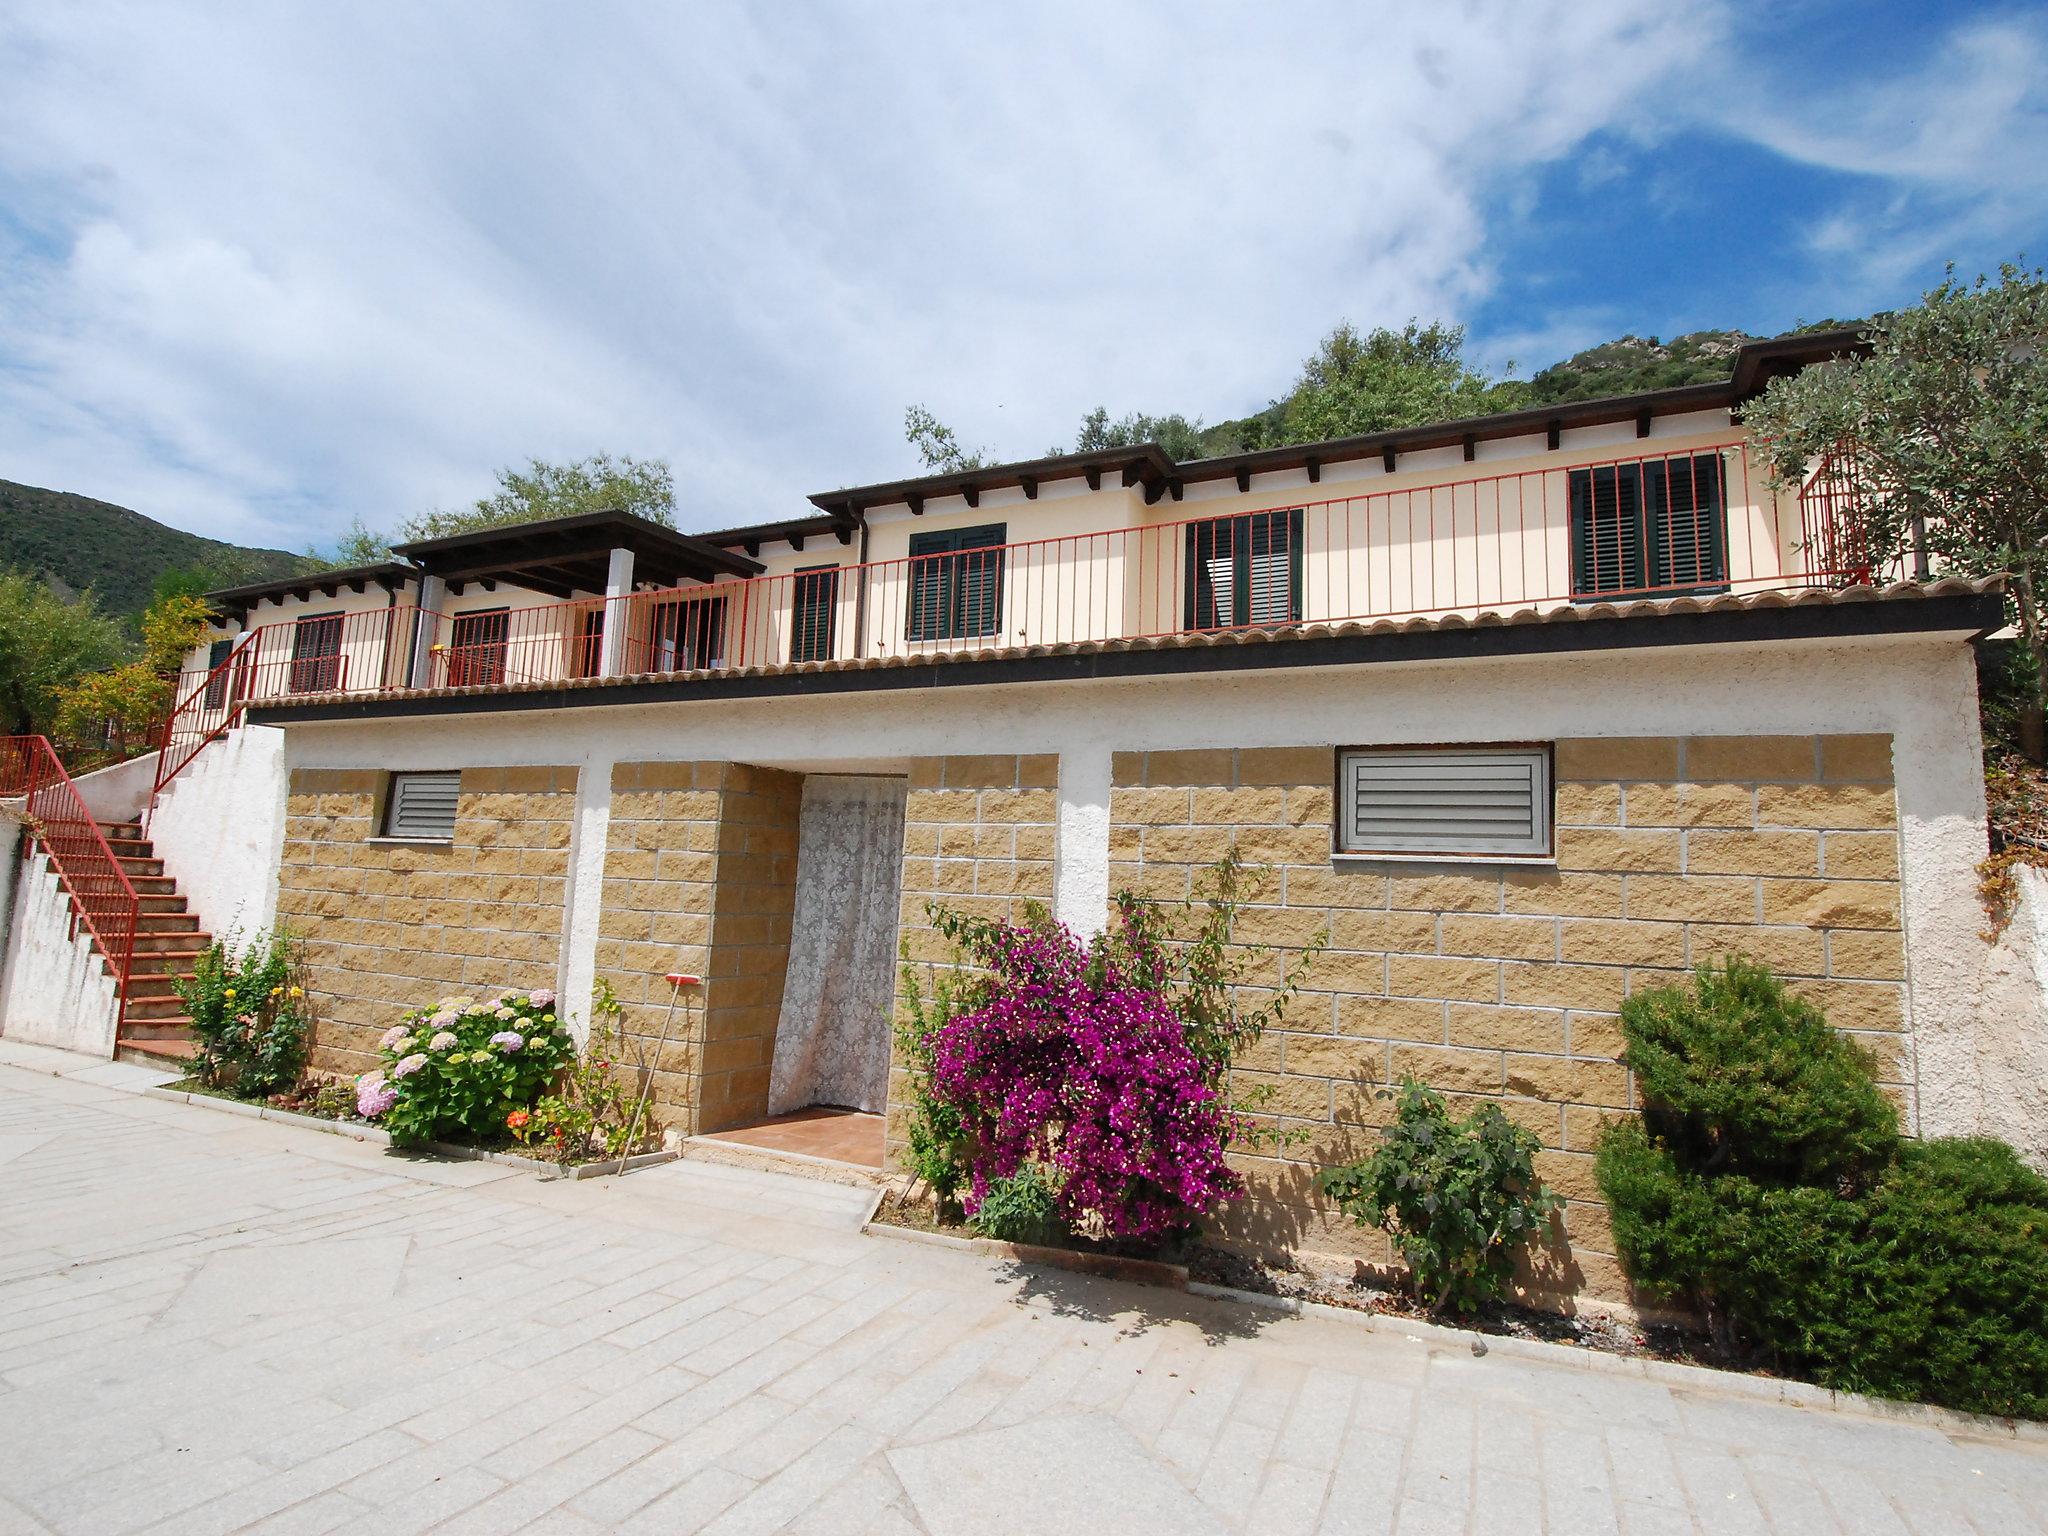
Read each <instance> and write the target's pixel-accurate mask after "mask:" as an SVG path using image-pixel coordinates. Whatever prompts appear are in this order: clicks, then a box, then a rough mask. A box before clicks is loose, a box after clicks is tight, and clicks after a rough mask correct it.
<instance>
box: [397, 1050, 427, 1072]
mask: <svg viewBox="0 0 2048 1536" xmlns="http://www.w3.org/2000/svg"><path fill="white" fill-rule="evenodd" d="M426 1064H427V1058H426V1057H424V1056H422V1055H420V1054H419V1053H418V1052H417V1051H415V1052H414V1053H413V1054H412V1055H410V1056H408V1057H406V1058H405V1060H403V1061H401V1062H400V1063H399V1064H398V1065H397V1066H395V1067H393V1068H392V1069H391V1075H392V1076H393V1077H411V1076H412V1075H413V1073H415V1072H417V1071H419V1069H420V1068H421V1067H424V1066H425V1065H426Z"/></svg>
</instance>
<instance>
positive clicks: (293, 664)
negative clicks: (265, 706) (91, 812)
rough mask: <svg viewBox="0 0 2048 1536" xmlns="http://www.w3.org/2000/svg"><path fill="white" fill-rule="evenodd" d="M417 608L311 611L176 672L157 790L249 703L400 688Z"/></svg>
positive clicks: (159, 759)
mask: <svg viewBox="0 0 2048 1536" xmlns="http://www.w3.org/2000/svg"><path fill="white" fill-rule="evenodd" d="M420 613H421V610H419V609H418V608H415V607H412V606H411V605H409V604H400V605H396V606H391V607H384V608H373V609H367V610H365V611H363V612H360V613H333V614H312V615H308V616H307V617H305V618H301V619H296V620H294V621H292V622H290V623H284V624H266V625H264V626H262V627H261V628H258V629H253V630H251V631H249V633H247V634H246V635H240V636H237V637H236V638H235V640H234V641H233V643H232V648H231V649H230V650H229V652H228V655H227V657H226V659H224V660H223V661H222V662H221V663H220V664H219V665H218V666H215V667H214V668H212V669H211V670H210V671H205V672H199V673H196V674H195V673H191V672H187V673H185V674H182V675H181V677H180V679H179V682H180V686H181V687H182V688H183V690H184V691H183V694H182V696H181V697H180V698H179V699H178V700H177V702H176V703H175V704H174V705H173V706H172V708H171V713H170V718H169V720H168V721H167V722H166V723H165V726H164V731H163V736H162V746H161V750H160V752H159V755H158V757H157V763H156V786H155V787H156V789H157V790H159V791H160V790H162V789H163V787H164V786H165V785H166V784H168V783H170V781H171V780H172V779H174V778H176V777H177V776H178V774H179V773H180V772H182V771H183V770H184V769H185V767H186V766H187V765H188V764H190V763H191V761H192V759H193V758H195V757H197V756H198V755H199V753H200V752H201V751H203V750H204V749H205V747H206V745H207V743H208V742H211V741H214V740H216V739H217V738H218V737H220V736H221V735H223V734H224V733H225V732H226V731H227V730H228V729H229V728H230V727H231V726H233V725H234V724H235V723H236V722H237V721H239V720H240V719H241V717H242V711H243V710H245V709H246V708H247V707H248V706H249V704H250V703H251V702H253V701H255V700H258V699H271V698H282V697H285V696H288V695H291V694H300V693H376V692H381V691H383V690H385V689H389V688H396V687H402V686H403V685H404V684H405V682H406V680H407V678H408V676H409V675H410V668H411V663H412V650H413V645H414V643H415V635H416V633H417V630H418V626H419V622H420ZM426 621H427V622H428V623H429V624H432V623H436V622H438V616H437V615H435V614H431V613H429V614H427V615H426Z"/></svg>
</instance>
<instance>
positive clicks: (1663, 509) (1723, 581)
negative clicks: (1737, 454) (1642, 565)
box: [1642, 453, 1728, 596]
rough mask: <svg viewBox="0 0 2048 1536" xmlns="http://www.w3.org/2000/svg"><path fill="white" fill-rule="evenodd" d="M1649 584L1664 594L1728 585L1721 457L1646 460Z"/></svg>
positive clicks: (1700, 456)
mask: <svg viewBox="0 0 2048 1536" xmlns="http://www.w3.org/2000/svg"><path fill="white" fill-rule="evenodd" d="M1642 474H1643V502H1644V505H1645V508H1646V510H1647V518H1646V521H1647V523H1648V525H1649V529H1650V584H1651V585H1652V586H1653V587H1655V588H1657V589H1658V595H1660V596H1672V595H1675V594H1678V593H1682V592H1686V591H1695V592H1697V591H1700V590H1702V589H1705V588H1713V587H1722V586H1726V585H1727V582H1728V562H1727V543H1728V531H1727V524H1728V508H1727V498H1726V496H1725V495H1724V494H1723V483H1722V474H1721V456H1720V455H1719V454H1717V453H1703V454H1699V455H1697V456H1696V457H1693V458H1687V459H1667V460H1665V461H1664V462H1662V463H1652V464H1645V465H1644V466H1643V467H1642Z"/></svg>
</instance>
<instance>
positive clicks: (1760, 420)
mask: <svg viewBox="0 0 2048 1536" xmlns="http://www.w3.org/2000/svg"><path fill="white" fill-rule="evenodd" d="M1868 336H1869V340H1870V344H1871V351H1870V355H1869V356H1867V357H1857V358H1841V359H1837V360H1836V361H1833V362H1827V363H1822V364H1819V365H1818V366H1816V367H1812V368H1808V369H1805V370H1804V371H1802V372H1800V373H1797V374H1793V375H1791V376H1790V377H1787V378H1780V379H1773V380H1772V381H1771V382H1770V384H1769V386H1768V387H1767V388H1766V389H1765V391H1764V394H1763V397H1762V399H1760V400H1758V401H1756V402H1754V403H1753V404H1751V405H1750V406H1748V407H1746V408H1745V411H1744V418H1745V420H1746V421H1747V422H1748V424H1749V426H1750V428H1751V429H1752V431H1753V432H1754V433H1755V435H1756V437H1757V438H1758V440H1759V441H1760V443H1761V444H1762V446H1763V450H1764V452H1765V454H1766V461H1767V464H1768V466H1769V468H1770V471H1771V474H1772V477H1773V479H1774V480H1775V481H1776V483H1778V484H1779V485H1783V486H1797V485H1799V484H1800V483H1802V482H1803V481H1804V479H1805V478H1806V476H1807V474H1808V473H1809V472H1810V471H1811V470H1812V468H1813V466H1814V465H1815V463H1816V462H1817V461H1818V460H1819V459H1820V458H1821V457H1822V456H1823V455H1824V454H1828V453H1831V452H1832V453H1835V454H1837V456H1838V462H1839V463H1841V464H1842V465H1843V466H1844V467H1845V468H1847V469H1848V470H1849V471H1850V473H1851V474H1852V477H1853V480H1854V482H1855V484H1856V486H1857V494H1856V495H1855V496H1854V497H1852V498H1851V501H1850V512H1849V515H1850V516H1852V517H1853V518H1854V519H1855V528H1856V531H1857V532H1858V533H1860V535H1861V537H1862V539H1863V541H1864V543H1865V545H1866V547H1867V549H1868V550H1869V552H1870V554H1871V556H1872V557H1873V558H1874V559H1875V561H1876V562H1877V563H1878V565H1879V566H1880V567H1882V566H1887V565H1893V564H1895V563H1896V564H1897V565H1899V566H1903V567H1904V568H1905V569H1906V570H1908V571H1910V570H1912V569H1913V563H1914V555H1915V547H1916V545H1921V546H1923V547H1924V549H1925V551H1926V555H1927V559H1928V561H1929V564H1930V566H1931V567H1932V569H1933V571H1934V572H1935V574H1938V575H1939V574H1946V575H1966V576H1981V575H1991V574H1995V573H1997V572H2001V571H2009V572H2011V574H2012V587H2011V602H2012V606H2013V610H2014V618H2015V620H2016V621H2017V623H2018V626H2019V631H2020V636H2021V639H2022V641H2023V642H2024V644H2025V646H2026V650H2027V654H2028V656H2029V657H2030V658H2031V660H2032V663H2033V671H2034V689H2035V711H2034V715H2035V720H2036V722H2037V724H2036V727H2035V729H2034V732H2033V747H2032V751H2033V753H2034V755H2036V757H2037V758H2038V756H2039V749H2040V740H2041V738H2040V733H2039V729H2038V719H2039V704H2040V691H2041V687H2042V680H2043V678H2044V677H2048V612H2044V608H2043V603H2044V600H2048V592H2044V582H2048V362H2044V360H2043V356H2042V349H2043V347H2044V346H2048V279H2044V275H2043V273H2042V272H2041V271H2040V270H2039V269H2038V268H2037V269H2034V270H2032V271H2028V270H2025V269H2023V268H2020V267H2017V266H2013V265H2010V264H2008V265H2006V266H2004V267H2001V268H2000V270H1999V278H1998V281H1997V282H1995V283H1994V282H1992V281H1990V280H1989V279H1988V278H1985V277H1979V278H1977V279H1976V281H1974V282H1960V281H1958V280H1957V279H1956V277H1955V274H1954V269H1953V268H1951V269H1950V272H1949V276H1948V278H1947V279H1946V280H1945V281H1944V282H1943V283H1942V284H1941V286H1940V287H1938V288H1936V289H1934V290H1933V291H1932V292H1930V293H1928V294H1927V295H1926V296H1925V298H1924V299H1922V301H1921V302H1920V304H1919V305H1917V306H1916V307H1914V308H1911V309H1905V310H1900V311H1898V312H1896V313H1894V314H1890V315H1887V316H1884V317H1882V318H1881V319H1879V320H1878V321H1875V322H1873V324H1872V326H1871V328H1870V330H1869V332H1868Z"/></svg>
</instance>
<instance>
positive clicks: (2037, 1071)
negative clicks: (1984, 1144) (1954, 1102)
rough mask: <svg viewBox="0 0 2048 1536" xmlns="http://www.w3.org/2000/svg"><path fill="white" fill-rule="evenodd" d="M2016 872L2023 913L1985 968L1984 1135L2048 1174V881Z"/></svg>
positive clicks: (1980, 1055) (1980, 1058) (1980, 1064)
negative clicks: (2013, 1149)
mask: <svg viewBox="0 0 2048 1536" xmlns="http://www.w3.org/2000/svg"><path fill="white" fill-rule="evenodd" d="M2016 873H2017V874H2018V876H2019V884H2020V901H2019V906H2018V907H2017V908H2016V909H2015V910H2014V912H2013V917H2012V922H2011V924H2010V925H2009V926H2008V927H2007V928H2006V930H2005V932H2004V934H2002V935H2001V936H2000V938H1999V940H1998V943H1997V944H1996V945H1994V946H1993V947H1992V950H1991V955H1990V959H1989V961H1988V963H1987V965H1986V967H1985V975H1984V1019H1985V1024H1986V1028H1985V1029H1984V1031H1983V1034H1982V1037H1981V1038H1980V1040H1979V1043H1978V1052H1977V1069H1978V1076H1979V1078H1980V1079H1981V1083H1982V1093H1983V1098H1984V1114H1983V1117H1982V1121H1983V1124H1982V1133H1983V1134H1985V1135H1988V1136H1997V1137H2000V1138H2001V1139H2003V1140H2005V1141H2009V1142H2011V1143H2012V1144H2013V1145H2014V1146H2015V1147H2017V1148H2018V1149H2019V1153H2020V1156H2022V1157H2024V1158H2025V1159H2026V1160H2027V1161H2028V1162H2030V1163H2032V1164H2033V1165H2034V1166H2035V1167H2036V1168H2040V1169H2043V1170H2044V1171H2048V875H2044V874H2043V873H2042V872H2041V871H2040V870H2037V869H2026V868H2022V869H2020V870H2018V871H2017V872H2016Z"/></svg>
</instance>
